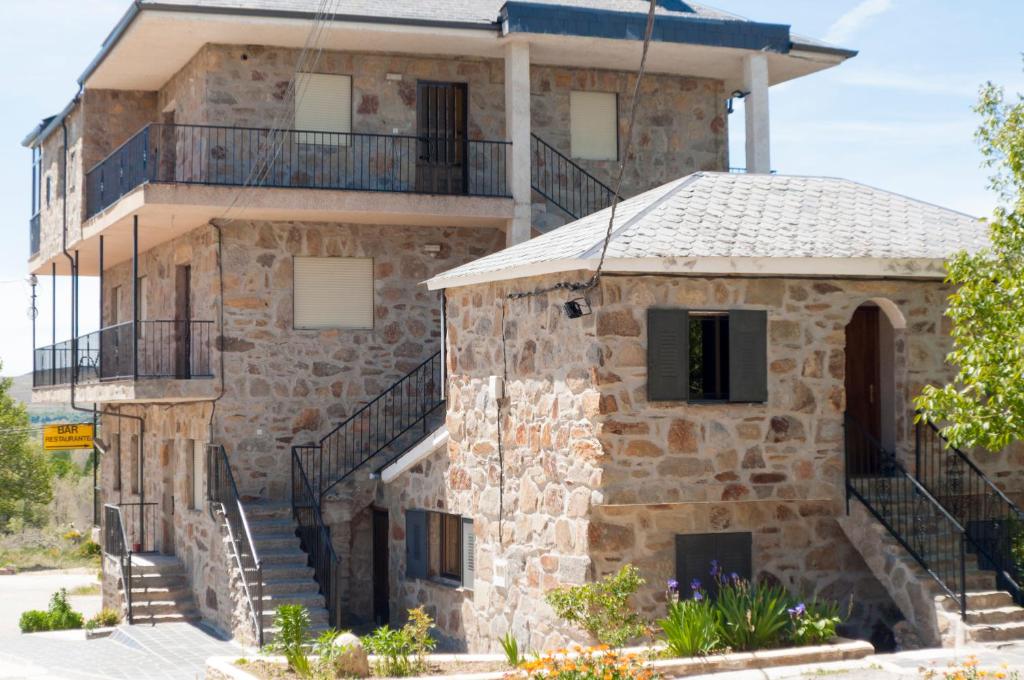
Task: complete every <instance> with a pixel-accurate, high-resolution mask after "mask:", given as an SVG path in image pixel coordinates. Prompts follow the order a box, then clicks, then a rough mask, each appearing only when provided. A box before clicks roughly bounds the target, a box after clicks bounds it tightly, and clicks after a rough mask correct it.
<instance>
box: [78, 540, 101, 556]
mask: <svg viewBox="0 0 1024 680" xmlns="http://www.w3.org/2000/svg"><path fill="white" fill-rule="evenodd" d="M75 552H76V553H77V555H78V556H79V557H81V558H83V559H84V558H89V557H99V556H100V554H101V553H102V552H103V548H101V547H100V544H99V543H97V542H96V541H91V540H90V541H82V542H81V543H79V544H78V549H77V550H75Z"/></svg>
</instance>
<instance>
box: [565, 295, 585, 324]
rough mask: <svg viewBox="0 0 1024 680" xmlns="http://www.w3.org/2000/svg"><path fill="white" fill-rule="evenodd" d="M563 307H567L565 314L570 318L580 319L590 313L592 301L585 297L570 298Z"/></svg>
mask: <svg viewBox="0 0 1024 680" xmlns="http://www.w3.org/2000/svg"><path fill="white" fill-rule="evenodd" d="M563 307H565V315H566V316H567V317H569V318H570V319H578V318H580V317H581V316H587V315H589V314H590V312H591V309H590V301H589V300H587V298H585V297H578V298H576V299H574V300H569V301H568V302H566V303H565V304H564V305H563Z"/></svg>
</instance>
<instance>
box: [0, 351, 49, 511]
mask: <svg viewBox="0 0 1024 680" xmlns="http://www.w3.org/2000/svg"><path fill="white" fill-rule="evenodd" d="M2 367H3V364H2V363H0V368H2ZM12 382H13V381H12V380H11V379H10V378H0V529H4V528H5V527H6V526H7V524H8V522H10V520H11V519H13V518H20V519H22V520H25V521H26V522H31V521H34V520H35V519H37V518H38V517H39V514H40V508H41V506H43V505H45V504H47V503H49V502H50V498H51V494H52V489H51V486H50V481H51V478H52V476H53V471H52V469H51V466H50V462H49V459H48V458H47V457H46V454H44V453H43V452H42V451H41V450H40V448H39V446H38V445H33V443H32V442H30V441H29V432H28V429H27V428H28V427H29V419H28V413H27V412H26V411H25V405H24V404H21V403H19V402H16V401H15V400H14V399H12V398H11V395H10V393H9V390H10V388H11V383H12Z"/></svg>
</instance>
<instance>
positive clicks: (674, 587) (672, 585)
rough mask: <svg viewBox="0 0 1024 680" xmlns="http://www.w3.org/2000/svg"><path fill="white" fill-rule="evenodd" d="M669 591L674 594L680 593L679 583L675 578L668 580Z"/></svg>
mask: <svg viewBox="0 0 1024 680" xmlns="http://www.w3.org/2000/svg"><path fill="white" fill-rule="evenodd" d="M668 589H669V590H670V591H672V592H673V593H675V592H678V591H679V581H677V580H675V579H674V578H670V579H669V580H668Z"/></svg>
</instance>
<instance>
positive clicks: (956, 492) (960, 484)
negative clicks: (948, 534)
mask: <svg viewBox="0 0 1024 680" xmlns="http://www.w3.org/2000/svg"><path fill="white" fill-rule="evenodd" d="M914 459H915V465H916V468H917V479H918V481H919V482H921V484H922V485H924V487H925V488H926V489H928V491H929V492H930V493H931V494H932V495H933V496H935V498H936V499H937V500H938V501H939V502H940V503H942V505H943V507H945V508H946V509H947V510H948V511H949V513H950V514H951V515H953V516H954V517H956V519H957V521H959V522H960V524H962V525H963V526H964V527H965V528H966V529H967V538H968V540H969V541H970V543H971V544H972V546H973V547H974V548H975V549H976V551H977V552H978V554H979V557H980V558H981V559H980V563H981V566H982V567H983V568H986V569H991V570H993V571H995V573H996V582H997V585H998V587H999V588H1001V589H1005V590H1007V591H1008V592H1009V593H1010V594H1011V595H1013V598H1014V600H1016V601H1017V602H1018V603H1019V604H1024V592H1022V585H1024V574H1022V573H1021V570H1020V569H1019V568H1018V566H1017V561H1016V559H1015V558H1014V555H1013V544H1014V541H1015V539H1016V537H1017V535H1018V534H1019V533H1020V532H1021V531H1022V530H1024V513H1022V512H1021V510H1020V508H1018V507H1017V505H1016V504H1015V503H1014V502H1013V501H1011V500H1010V499H1009V498H1008V497H1007V496H1006V494H1005V493H1003V491H1002V490H1001V489H1000V488H999V487H997V486H996V485H995V484H994V483H993V482H992V480H990V479H989V478H988V477H987V476H986V475H985V473H983V472H982V471H981V469H979V468H978V466H977V465H975V464H974V462H973V461H972V460H971V459H970V458H968V457H967V455H966V454H965V453H964V452H963V451H961V450H959V449H957V448H956V447H953V446H950V444H949V441H948V440H946V438H945V437H944V436H943V435H942V432H941V431H940V430H939V428H938V427H936V426H935V425H934V424H933V423H931V422H930V421H928V420H925V419H923V417H922V419H920V420H919V421H918V423H917V428H916V433H915V446H914Z"/></svg>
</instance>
